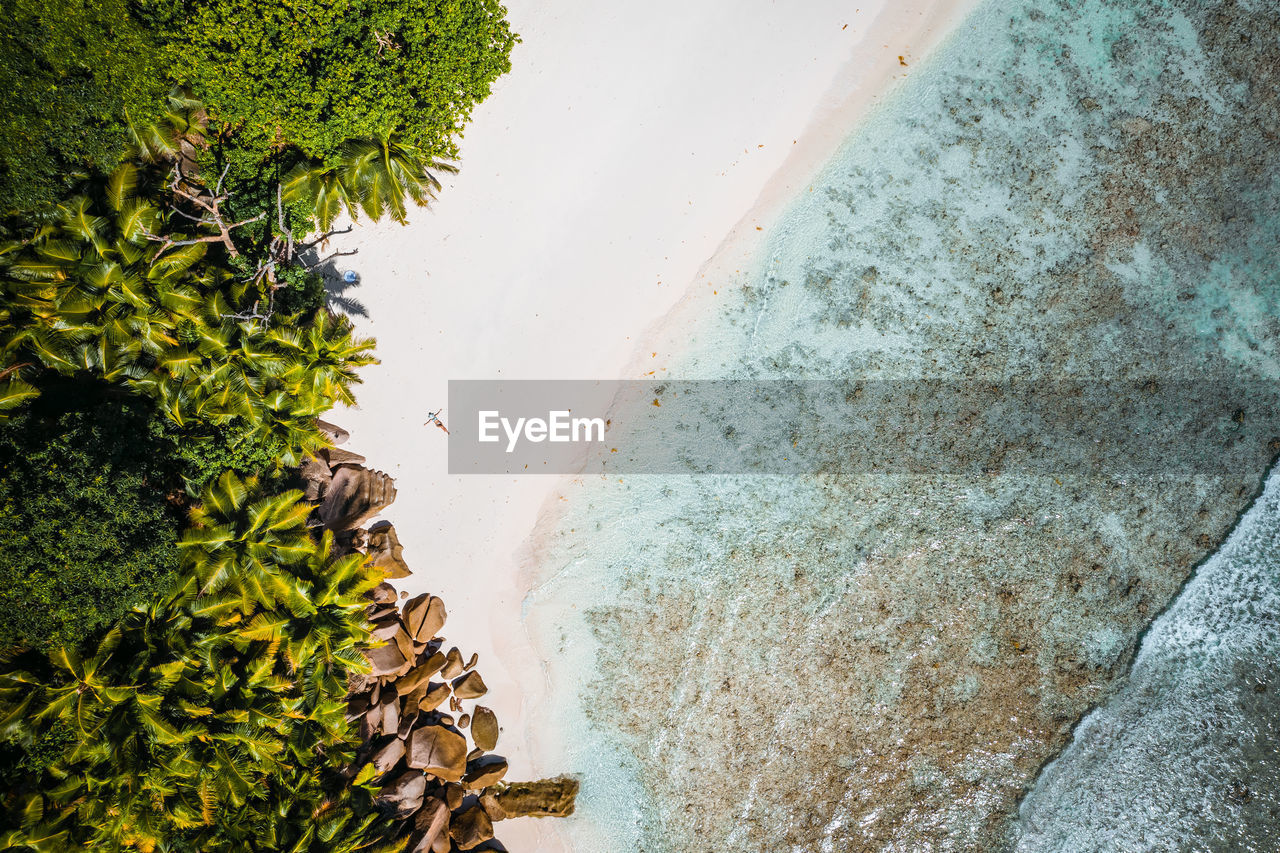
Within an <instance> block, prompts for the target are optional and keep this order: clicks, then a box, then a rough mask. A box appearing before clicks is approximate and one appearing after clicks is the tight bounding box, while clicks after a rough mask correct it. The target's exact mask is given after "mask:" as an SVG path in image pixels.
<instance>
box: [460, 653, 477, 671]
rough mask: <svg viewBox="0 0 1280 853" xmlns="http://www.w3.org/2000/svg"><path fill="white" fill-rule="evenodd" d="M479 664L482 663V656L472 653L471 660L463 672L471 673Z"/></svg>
mask: <svg viewBox="0 0 1280 853" xmlns="http://www.w3.org/2000/svg"><path fill="white" fill-rule="evenodd" d="M479 662H480V655H478V654H476V653H475V652H472V653H471V660H469V661H467V665H466V666H464V667H463V670H465V671H467V672H470V671H471V670H473V669H475V668H476V664H477V663H479Z"/></svg>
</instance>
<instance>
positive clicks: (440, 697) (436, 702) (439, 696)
mask: <svg viewBox="0 0 1280 853" xmlns="http://www.w3.org/2000/svg"><path fill="white" fill-rule="evenodd" d="M418 690H422V688H421V687H419V688H418ZM448 698H449V685H448V684H445V683H444V682H443V681H433V682H431V683H430V684H429V685H428V687H427V689H426V692H424V693H423V694H422V698H421V699H419V700H418V710H419V711H434V710H435V709H436V708H439V707H440V703H442V702H443V701H444V700H445V699H448Z"/></svg>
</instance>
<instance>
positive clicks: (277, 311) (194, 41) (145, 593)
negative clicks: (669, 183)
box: [0, 0, 515, 853]
mask: <svg viewBox="0 0 1280 853" xmlns="http://www.w3.org/2000/svg"><path fill="white" fill-rule="evenodd" d="M503 16H504V10H503V9H502V7H501V6H499V5H498V4H496V3H494V2H492V0H348V2H339V3H328V2H325V3H322V2H318V0H317V1H316V2H312V1H311V0H299V2H296V3H290V4H286V3H279V2H268V0H184V1H183V2H177V0H137V2H130V3H123V2H119V3H118V2H115V0H51V2H49V3H41V4H35V3H32V2H30V0H16V5H15V7H14V9H13V10H12V14H11V15H9V16H6V19H5V20H4V21H0V47H3V51H0V84H3V85H0V116H3V118H4V121H5V123H6V129H7V130H8V131H9V132H8V133H7V135H6V137H5V138H4V139H0V212H3V213H2V215H0V509H2V510H3V518H2V519H0V552H3V553H4V554H5V555H6V561H5V562H4V563H3V564H0V780H3V782H2V783H0V848H4V849H10V850H15V851H25V852H26V853H46V851H53V853H61V851H71V850H84V849H93V850H104V851H110V850H137V851H181V853H185V852H186V851H192V852H193V853H194V851H286V850H287V851H317V853H318V851H326V853H329V851H337V853H342V852H343V851H357V850H360V851H376V850H382V849H386V850H390V849H393V848H395V847H396V841H397V839H395V838H393V837H391V829H390V828H391V826H392V824H391V822H390V820H389V817H388V816H387V815H386V814H385V807H384V806H380V805H379V804H378V803H377V802H375V800H374V796H373V794H374V792H373V790H372V789H371V788H370V784H369V783H370V781H371V775H372V772H373V771H372V769H371V768H370V769H369V770H365V771H361V772H360V773H358V774H357V773H356V771H355V770H354V769H353V768H354V767H355V766H356V763H355V750H356V747H357V743H358V739H357V737H356V732H355V730H354V728H353V724H352V723H351V722H349V721H348V720H347V718H346V711H347V705H346V693H347V685H348V679H349V678H351V677H353V676H354V675H356V674H358V673H361V672H363V671H365V670H366V668H367V665H368V664H367V661H366V659H365V657H364V655H363V654H362V651H363V650H364V649H365V648H367V646H368V643H369V642H370V639H369V634H368V626H367V624H366V621H365V607H366V605H367V604H368V601H367V600H366V594H367V593H368V591H369V590H370V589H371V588H372V587H373V586H375V585H376V584H377V583H378V582H379V581H380V580H381V577H380V575H378V574H377V573H376V572H374V570H372V569H371V568H370V567H369V566H368V565H367V564H366V563H365V562H364V558H363V557H361V556H360V555H358V554H356V555H351V556H337V552H336V551H335V548H334V544H333V540H332V537H331V536H330V535H328V534H325V535H317V534H316V532H315V529H314V528H312V527H310V526H309V516H310V515H311V512H312V506H311V505H310V504H308V503H307V502H305V501H304V500H303V499H302V495H301V493H300V492H298V491H296V490H294V489H293V488H292V482H293V478H294V473H293V469H294V467H295V466H297V465H298V464H300V463H301V462H303V460H304V459H306V458H307V457H308V456H311V455H314V454H316V453H317V452H319V451H321V450H322V449H323V448H324V447H325V446H327V443H328V439H327V438H326V436H325V434H324V433H323V432H322V431H321V430H320V429H319V428H318V427H317V417H318V416H319V415H321V414H322V413H324V412H325V411H326V410H327V409H329V408H330V407H332V406H334V405H335V404H337V403H344V404H350V403H352V402H353V400H354V397H353V394H354V386H355V385H356V384H357V383H358V382H359V381H360V379H359V370H360V368H362V367H364V366H367V365H369V364H372V363H373V362H374V358H373V354H372V353H373V343H372V341H368V340H363V339H361V338H359V337H358V336H357V335H356V334H355V332H354V329H353V327H352V325H351V323H350V321H348V320H347V319H346V318H345V317H343V316H341V315H339V314H336V313H334V312H332V311H330V310H329V308H328V307H327V306H326V304H325V297H324V284H323V280H322V271H323V270H324V269H325V266H326V264H327V263H328V262H329V260H330V259H331V258H332V255H330V256H329V257H326V256H325V255H324V252H323V251H322V249H323V247H324V246H325V244H326V241H327V238H328V237H330V236H332V235H333V233H335V231H334V229H335V227H336V224H337V223H338V221H339V220H340V219H341V218H343V217H346V218H349V219H352V220H355V219H359V218H369V219H381V218H384V217H385V218H390V219H392V220H394V221H399V222H403V221H405V219H406V217H407V216H408V214H409V211H410V210H411V209H412V208H413V207H414V206H415V205H421V204H425V203H427V202H428V201H429V200H430V199H432V198H433V197H434V194H435V192H436V191H438V190H439V188H440V183H439V179H438V176H439V175H441V174H444V173H448V172H450V171H452V170H453V168H454V167H453V165H452V164H451V162H450V160H451V159H452V158H453V157H454V156H455V155H456V153H457V148H456V140H457V136H458V134H459V132H460V131H461V128H462V126H463V124H464V123H465V121H466V119H467V117H468V115H469V114H470V111H471V109H472V106H473V105H474V104H475V103H477V102H478V101H479V100H481V99H482V98H483V97H485V95H487V93H488V91H489V87H490V85H491V83H492V82H493V80H494V79H495V78H496V77H497V76H498V75H500V74H501V73H503V72H504V71H505V70H507V68H508V58H507V57H508V55H509V52H510V50H511V47H512V44H513V43H514V41H515V37H514V36H513V35H512V34H511V32H510V30H509V29H508V27H507V24H506V21H505V20H504V17H503ZM166 93H167V94H166Z"/></svg>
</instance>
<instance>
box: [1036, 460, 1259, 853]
mask: <svg viewBox="0 0 1280 853" xmlns="http://www.w3.org/2000/svg"><path fill="white" fill-rule="evenodd" d="M1278 690H1280V473H1273V474H1272V475H1271V477H1270V479H1269V480H1268V481H1267V486H1266V490H1265V492H1263V494H1262V496H1261V497H1260V498H1259V500H1258V502H1257V503H1256V504H1255V505H1254V506H1253V507H1252V508H1251V509H1250V510H1249V512H1248V513H1247V514H1246V515H1245V516H1244V517H1243V518H1242V519H1241V521H1240V524H1239V526H1237V527H1236V529H1235V530H1234V531H1233V532H1232V533H1231V536H1230V537H1229V538H1228V539H1227V542H1226V544H1225V545H1223V547H1222V549H1221V550H1219V551H1218V552H1217V553H1215V554H1214V555H1213V556H1212V557H1211V558H1210V559H1209V560H1208V561H1207V562H1206V563H1205V564H1204V565H1202V566H1201V567H1200V568H1199V569H1198V570H1197V571H1196V573H1195V575H1194V576H1193V577H1192V579H1191V581H1190V582H1189V583H1188V584H1187V586H1186V588H1185V589H1184V590H1183V591H1182V593H1181V594H1180V595H1179V596H1178V598H1177V600H1176V601H1175V602H1174V604H1173V606H1172V607H1170V608H1169V610H1168V611H1167V612H1165V613H1164V614H1162V615H1161V616H1160V618H1159V619H1157V620H1156V622H1155V623H1154V624H1153V625H1152V627H1151V630H1150V631H1149V632H1148V633H1147V635H1146V636H1145V637H1144V639H1143V642H1142V646H1141V648H1140V650H1139V652H1138V655H1137V657H1136V658H1135V659H1134V662H1133V669H1132V671H1131V672H1130V674H1129V677H1128V680H1127V681H1126V683H1125V685H1124V686H1123V688H1121V689H1120V691H1119V692H1118V693H1117V694H1116V695H1115V696H1113V697H1112V698H1111V699H1110V701H1108V702H1107V703H1106V704H1105V705H1104V706H1102V707H1101V708H1099V709H1098V710H1096V711H1094V712H1092V713H1091V714H1089V715H1088V716H1087V717H1086V718H1085V719H1084V720H1083V721H1082V722H1081V724H1080V726H1079V728H1078V729H1077V730H1076V733H1075V737H1074V738H1073V740H1072V742H1071V745H1070V746H1069V747H1068V748H1067V749H1066V751H1065V752H1064V753H1063V754H1062V755H1061V756H1060V757H1058V758H1057V759H1056V760H1054V761H1053V763H1052V764H1050V765H1049V766H1048V767H1047V768H1045V771H1044V772H1043V773H1042V774H1041V776H1040V778H1039V779H1038V780H1037V782H1036V785H1035V787H1034V788H1033V789H1032V791H1031V792H1030V794H1028V796H1027V798H1026V800H1024V801H1023V803H1022V808H1021V812H1020V819H1019V822H1018V826H1017V836H1018V844H1017V848H1016V849H1017V850H1019V851H1026V853H1051V851H1053V852H1054V853H1057V852H1058V851H1061V853H1075V851H1085V850H1114V851H1118V853H1123V852H1124V851H1140V850H1155V849H1159V850H1204V851H1233V853H1266V851H1271V850H1275V849H1276V839H1277V837H1278V836H1280V831H1278V828H1280V759H1278V758H1277V756H1278V755H1280V702H1278V701H1277V699H1276V692H1277V691H1278Z"/></svg>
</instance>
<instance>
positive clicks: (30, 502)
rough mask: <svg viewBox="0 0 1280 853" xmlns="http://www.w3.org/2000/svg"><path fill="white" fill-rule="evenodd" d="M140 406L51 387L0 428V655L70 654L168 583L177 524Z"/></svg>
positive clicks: (162, 451) (160, 451)
mask: <svg viewBox="0 0 1280 853" xmlns="http://www.w3.org/2000/svg"><path fill="white" fill-rule="evenodd" d="M150 408H151V407H150V406H149V405H148V404H147V403H146V401H144V400H139V399H136V398H131V397H129V396H125V395H120V394H112V393H110V391H109V389H108V388H106V387H105V386H103V385H101V384H98V383H62V384H61V387H59V388H58V389H57V391H55V392H54V393H47V394H44V395H42V397H41V398H40V399H39V400H38V401H37V402H36V404H35V405H34V406H32V407H30V408H28V409H27V410H25V411H23V412H22V413H21V414H20V415H18V416H17V417H16V418H14V419H13V420H12V421H11V422H10V423H8V424H6V425H5V427H4V428H3V429H0V553H3V554H4V560H3V561H0V649H3V648H10V647H15V646H24V647H25V646H34V647H37V648H52V647H56V646H58V645H63V644H65V645H71V646H74V645H76V644H78V643H79V642H80V641H81V640H83V639H84V638H85V637H87V636H90V635H91V634H93V633H95V632H100V631H102V630H105V629H106V628H107V627H109V626H110V625H111V624H113V623H114V622H115V621H116V620H118V619H119V618H120V617H121V616H123V615H124V614H125V612H126V611H127V610H129V608H131V607H133V606H134V605H137V604H142V603H144V602H146V601H147V600H149V599H150V598H152V597H153V596H155V595H156V594H157V593H158V592H159V591H160V590H162V589H163V588H164V586H165V585H166V584H167V583H168V582H169V581H170V580H171V578H172V575H173V573H174V571H175V570H176V568H177V563H178V554H177V547H176V545H175V540H176V538H177V535H178V532H179V530H180V528H181V522H182V516H181V513H180V511H178V509H177V508H176V507H175V506H174V505H172V504H170V503H169V502H168V501H167V499H166V497H167V495H166V486H167V485H169V484H171V481H172V479H173V476H172V474H173V472H172V471H171V470H167V465H166V462H165V458H166V456H167V455H168V454H167V453H166V450H167V447H166V442H165V441H164V440H163V438H161V437H158V436H153V435H151V434H150V429H149V425H150V422H151V412H150Z"/></svg>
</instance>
